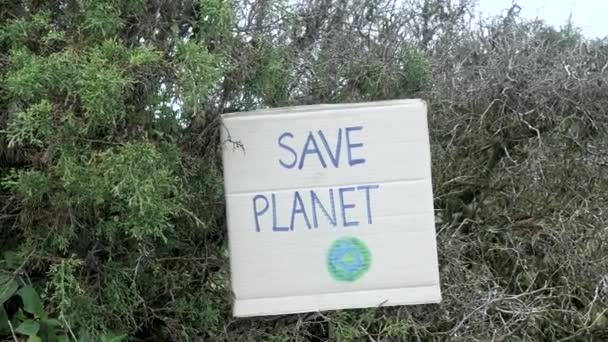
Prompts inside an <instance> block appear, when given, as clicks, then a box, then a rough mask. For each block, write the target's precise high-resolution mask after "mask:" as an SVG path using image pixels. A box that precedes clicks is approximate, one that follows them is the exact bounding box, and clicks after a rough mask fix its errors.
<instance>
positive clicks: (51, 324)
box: [44, 318, 63, 328]
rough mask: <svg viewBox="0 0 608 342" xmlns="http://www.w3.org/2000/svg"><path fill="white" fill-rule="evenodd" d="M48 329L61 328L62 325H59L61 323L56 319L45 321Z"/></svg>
mask: <svg viewBox="0 0 608 342" xmlns="http://www.w3.org/2000/svg"><path fill="white" fill-rule="evenodd" d="M44 322H45V323H46V324H47V325H48V326H49V327H51V328H63V325H62V324H61V322H59V321H58V320H56V319H53V318H51V319H47V320H45V321H44Z"/></svg>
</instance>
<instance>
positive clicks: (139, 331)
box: [0, 0, 608, 341]
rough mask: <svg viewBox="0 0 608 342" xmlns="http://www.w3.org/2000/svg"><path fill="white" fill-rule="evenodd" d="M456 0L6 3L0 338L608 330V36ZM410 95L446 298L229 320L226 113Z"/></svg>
mask: <svg viewBox="0 0 608 342" xmlns="http://www.w3.org/2000/svg"><path fill="white" fill-rule="evenodd" d="M473 9H474V7H472V5H471V4H470V3H469V2H468V1H455V2H445V1H432V0H424V1H423V0H420V1H418V0H412V1H406V2H398V1H391V0H376V1H365V2H363V1H352V2H349V1H334V2H332V1H325V0H320V1H312V0H311V1H302V2H295V3H293V2H287V1H279V2H273V1H257V2H255V3H250V2H248V1H236V2H234V3H233V2H226V1H223V0H178V1H161V0H147V1H144V0H134V1H126V0H125V1H121V0H60V1H38V0H28V1H13V0H4V1H3V2H1V3H0V178H1V182H2V183H1V184H2V185H1V187H0V228H1V229H0V251H1V252H2V253H1V255H0V339H7V340H12V339H19V338H22V337H24V336H28V335H32V336H33V337H31V338H30V339H31V340H32V341H36V340H40V339H36V336H38V337H40V338H41V339H42V340H44V341H67V340H72V339H78V340H81V341H88V340H90V341H100V340H106V341H118V340H122V339H131V340H137V339H141V340H192V341H193V340H229V341H232V340H252V341H258V340H265V341H287V340H295V341H309V340H310V341H319V340H332V341H393V340H430V339H433V338H438V339H455V340H469V339H475V340H492V339H496V340H551V341H554V340H560V339H564V340H568V339H570V340H590V339H596V340H601V339H602V338H608V299H607V298H608V271H607V270H608V258H606V255H608V230H607V227H608V217H607V213H606V205H607V204H608V195H607V194H608V174H607V173H606V172H605V171H606V167H607V166H608V115H607V108H608V98H607V97H606V94H608V83H607V82H608V76H607V75H608V67H607V66H608V45H607V44H606V42H605V41H601V40H596V41H589V40H586V39H584V38H583V37H582V36H581V35H580V34H579V33H578V32H577V30H576V29H575V28H574V27H573V26H572V25H567V26H565V27H564V28H562V29H560V30H556V29H553V28H551V27H548V26H547V25H545V24H544V23H542V22H536V21H534V22H529V21H524V20H522V19H520V18H519V17H518V13H517V12H518V9H519V7H518V6H513V7H512V8H511V9H510V10H509V11H508V12H506V13H505V15H504V16H503V17H499V18H495V19H493V20H489V21H479V22H475V23H476V24H475V25H472V22H470V19H471V17H470V15H471V13H473ZM407 97H423V98H425V99H426V100H427V101H429V103H430V105H431V113H430V125H431V135H432V149H433V151H432V152H433V160H434V162H433V173H434V178H433V182H434V187H435V204H436V209H437V215H436V220H437V234H438V244H439V253H440V255H439V256H440V266H441V281H442V290H443V296H444V302H443V303H442V304H440V305H427V306H415V307H393V308H381V309H368V310H344V311H336V312H326V313H310V314H301V315H287V316H280V317H271V318H253V319H234V318H232V317H231V312H230V304H231V293H230V285H229V270H228V253H227V241H226V239H227V236H226V228H225V220H224V200H223V187H222V177H221V160H220V159H219V153H218V151H219V149H220V147H221V144H222V143H224V142H221V141H220V140H219V139H220V138H219V134H218V133H219V129H220V127H219V126H220V122H219V120H218V118H219V115H220V114H221V113H225V112H232V111H242V110H250V109H254V108H261V107H276V106H285V105H298V104H313V103H337V102H357V101H365V100H382V99H394V98H407Z"/></svg>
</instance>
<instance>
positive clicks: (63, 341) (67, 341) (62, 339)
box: [55, 335, 70, 342]
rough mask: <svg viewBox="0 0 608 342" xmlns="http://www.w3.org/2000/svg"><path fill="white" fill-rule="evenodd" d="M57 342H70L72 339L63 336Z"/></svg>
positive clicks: (58, 337)
mask: <svg viewBox="0 0 608 342" xmlns="http://www.w3.org/2000/svg"><path fill="white" fill-rule="evenodd" d="M55 341H57V342H70V339H69V338H68V337H67V335H61V336H57V339H56V340H55Z"/></svg>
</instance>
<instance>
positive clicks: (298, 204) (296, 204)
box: [289, 191, 310, 230]
mask: <svg viewBox="0 0 608 342" xmlns="http://www.w3.org/2000/svg"><path fill="white" fill-rule="evenodd" d="M296 208H297V209H296ZM296 214H302V215H303V216H304V220H305V221H306V226H307V227H308V229H310V221H308V216H306V210H304V204H303V203H302V197H300V193H299V192H297V191H296V193H295V196H294V197H293V207H292V208H291V225H290V226H289V227H290V228H291V230H293V226H294V223H295V221H296Z"/></svg>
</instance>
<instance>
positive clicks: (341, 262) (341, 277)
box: [327, 237, 371, 282]
mask: <svg viewBox="0 0 608 342" xmlns="http://www.w3.org/2000/svg"><path fill="white" fill-rule="evenodd" d="M370 264H371V253H370V251H369V249H368V248H367V246H366V245H365V243H363V241H361V240H359V239H357V238H354V237H347V238H341V239H338V240H336V241H334V243H333V244H332V245H331V247H330V249H329V253H328V254H327V268H328V270H329V273H330V274H331V276H332V277H333V278H334V279H336V280H338V281H348V282H353V281H355V280H357V279H359V278H361V277H362V276H363V275H364V274H365V273H366V272H367V271H368V270H369V266H370Z"/></svg>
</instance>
